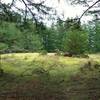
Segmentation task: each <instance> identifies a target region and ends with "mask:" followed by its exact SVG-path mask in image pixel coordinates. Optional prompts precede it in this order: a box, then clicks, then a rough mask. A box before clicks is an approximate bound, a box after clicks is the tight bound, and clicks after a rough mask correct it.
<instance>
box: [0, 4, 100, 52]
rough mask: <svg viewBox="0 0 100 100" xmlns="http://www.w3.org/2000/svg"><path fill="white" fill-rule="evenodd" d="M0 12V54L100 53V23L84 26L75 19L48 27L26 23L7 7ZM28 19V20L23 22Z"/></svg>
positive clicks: (38, 23)
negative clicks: (44, 52)
mask: <svg viewBox="0 0 100 100" xmlns="http://www.w3.org/2000/svg"><path fill="white" fill-rule="evenodd" d="M6 6H7V5H5V8H4V7H3V8H2V7H1V8H0V9H1V10H0V14H1V15H0V53H6V52H7V53H8V52H41V51H47V52H57V51H62V52H69V53H72V54H81V53H84V52H100V21H99V20H96V21H91V25H90V23H89V24H88V25H81V23H79V22H78V21H77V18H76V19H67V20H66V21H63V20H61V19H60V18H58V20H57V23H53V24H52V25H51V26H50V27H47V26H46V25H44V24H43V23H42V22H35V21H33V19H31V18H30V19H28V18H27V19H25V18H24V16H22V15H20V14H18V13H16V12H13V11H11V10H10V9H9V8H8V7H6ZM24 19H25V20H24Z"/></svg>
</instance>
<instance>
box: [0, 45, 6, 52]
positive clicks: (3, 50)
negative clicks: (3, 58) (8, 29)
mask: <svg viewBox="0 0 100 100" xmlns="http://www.w3.org/2000/svg"><path fill="white" fill-rule="evenodd" d="M7 49H8V45H7V44H5V43H0V53H5V51H6V50H7Z"/></svg>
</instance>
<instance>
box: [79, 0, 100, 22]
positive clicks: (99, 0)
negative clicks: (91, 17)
mask: <svg viewBox="0 0 100 100" xmlns="http://www.w3.org/2000/svg"><path fill="white" fill-rule="evenodd" d="M98 2H100V0H98V1H96V2H95V3H93V4H92V5H91V6H90V7H88V8H87V9H86V10H85V11H84V12H83V14H82V15H81V16H80V18H79V21H80V20H81V19H82V17H83V16H84V14H85V13H86V12H87V11H88V10H89V9H91V8H92V7H93V6H95V5H96V4H97V3H98Z"/></svg>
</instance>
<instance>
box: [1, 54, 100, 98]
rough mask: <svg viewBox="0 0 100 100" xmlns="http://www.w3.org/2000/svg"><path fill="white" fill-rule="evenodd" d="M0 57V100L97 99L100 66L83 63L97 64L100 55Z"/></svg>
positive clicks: (99, 87)
mask: <svg viewBox="0 0 100 100" xmlns="http://www.w3.org/2000/svg"><path fill="white" fill-rule="evenodd" d="M0 56H1V58H0V68H1V69H3V71H4V74H3V75H0V100H100V66H99V67H94V66H92V65H91V68H90V67H88V66H87V62H88V61H91V63H92V64H94V63H98V65H100V54H90V55H89V58H77V57H63V56H57V55H53V54H47V55H41V54H39V53H13V54H2V55H0ZM22 98H23V99H22Z"/></svg>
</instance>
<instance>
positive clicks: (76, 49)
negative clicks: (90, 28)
mask: <svg viewBox="0 0 100 100" xmlns="http://www.w3.org/2000/svg"><path fill="white" fill-rule="evenodd" d="M64 45H65V49H66V51H68V52H70V53H72V54H81V53H84V52H85V51H87V46H88V34H87V32H85V31H83V30H71V31H69V32H68V33H67V36H66V37H65V38H64Z"/></svg>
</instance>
